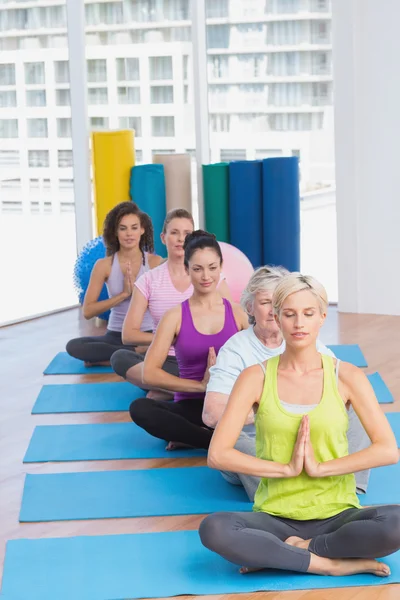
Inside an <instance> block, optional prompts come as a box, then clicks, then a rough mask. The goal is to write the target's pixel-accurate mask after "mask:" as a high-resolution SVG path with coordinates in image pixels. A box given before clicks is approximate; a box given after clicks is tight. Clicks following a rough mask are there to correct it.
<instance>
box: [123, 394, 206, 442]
mask: <svg viewBox="0 0 400 600" xmlns="http://www.w3.org/2000/svg"><path fill="white" fill-rule="evenodd" d="M203 404H204V399H203V398H197V399H193V400H190V399H189V400H180V401H179V402H171V401H168V400H151V399H150V398H138V399H137V400H134V402H132V404H131V405H130V408H129V412H130V415H131V419H132V421H133V422H134V423H136V425H139V427H142V428H143V429H145V430H146V431H147V432H148V433H150V434H151V435H153V436H154V437H157V438H160V439H162V440H166V441H167V442H181V443H182V444H188V445H189V446H194V447H195V448H206V449H207V448H208V446H209V445H210V442H211V437H212V434H213V430H212V429H209V428H208V427H206V426H205V425H204V423H203V421H202V418H201V416H202V412H203Z"/></svg>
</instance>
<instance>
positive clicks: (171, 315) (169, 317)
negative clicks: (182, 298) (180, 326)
mask: <svg viewBox="0 0 400 600" xmlns="http://www.w3.org/2000/svg"><path fill="white" fill-rule="evenodd" d="M181 315H182V308H181V305H180V304H177V305H176V306H173V307H172V308H170V309H169V310H167V311H166V312H165V313H164V316H163V317H162V320H163V321H164V322H165V321H175V322H177V321H178V320H180V319H181Z"/></svg>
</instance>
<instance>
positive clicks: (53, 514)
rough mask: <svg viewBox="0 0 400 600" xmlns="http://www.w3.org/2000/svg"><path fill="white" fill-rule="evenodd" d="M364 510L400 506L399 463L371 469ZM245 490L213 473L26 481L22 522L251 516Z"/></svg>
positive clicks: (196, 470)
mask: <svg viewBox="0 0 400 600" xmlns="http://www.w3.org/2000/svg"><path fill="white" fill-rule="evenodd" d="M360 502H361V504H362V505H363V506H370V505H378V504H400V463H399V464H396V465H390V466H388V467H379V468H377V469H372V471H371V476H370V481H369V485H368V491H367V493H366V494H361V495H360ZM252 506H253V505H252V503H251V502H249V499H248V497H247V494H246V492H245V491H244V489H243V488H242V487H240V486H237V485H231V484H229V483H228V482H227V481H225V479H223V477H222V475H221V474H220V473H219V472H218V471H213V470H212V469H209V468H208V467H183V468H179V467H176V468H173V469H171V468H169V469H150V470H145V471H93V472H82V473H51V474H44V475H42V474H40V475H31V474H28V475H26V478H25V486H24V493H23V497H22V506H21V512H20V516H19V520H20V521H21V522H27V523H28V522H39V521H69V520H75V519H77V520H79V519H113V518H128V517H157V516H168V515H203V514H208V513H212V512H218V511H246V512H249V511H251V510H252Z"/></svg>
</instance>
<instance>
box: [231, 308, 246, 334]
mask: <svg viewBox="0 0 400 600" xmlns="http://www.w3.org/2000/svg"><path fill="white" fill-rule="evenodd" d="M232 311H233V316H234V317H235V320H236V322H237V323H238V324H240V325H241V329H247V327H248V326H249V319H248V317H247V315H246V313H245V312H244V310H243V308H242V307H241V306H240V304H238V303H237V302H232Z"/></svg>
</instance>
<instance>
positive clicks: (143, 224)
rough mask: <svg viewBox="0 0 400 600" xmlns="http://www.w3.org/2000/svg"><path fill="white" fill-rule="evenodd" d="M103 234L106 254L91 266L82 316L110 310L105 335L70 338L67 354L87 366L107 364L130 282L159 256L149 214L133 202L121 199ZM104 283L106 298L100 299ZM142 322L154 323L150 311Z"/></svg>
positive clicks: (147, 327) (118, 336)
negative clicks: (156, 251) (156, 252)
mask: <svg viewBox="0 0 400 600" xmlns="http://www.w3.org/2000/svg"><path fill="white" fill-rule="evenodd" d="M103 238H104V244H105V246H106V251H107V256H106V258H101V259H99V260H98V261H97V262H96V263H95V265H94V267H93V270H92V273H91V276H90V281H89V286H88V288H87V290H86V294H85V299H84V302H83V316H84V317H85V319H91V318H93V317H97V316H98V315H101V314H102V313H104V312H107V311H108V310H109V311H110V318H109V321H108V326H107V331H106V333H105V335H98V336H92V337H81V338H75V339H73V340H70V341H69V342H68V343H67V347H66V350H67V352H68V354H70V355H71V356H73V357H74V358H78V359H79V360H83V361H84V362H85V364H86V366H94V365H104V364H110V358H111V355H112V354H113V353H114V352H115V351H116V350H118V349H119V348H128V349H131V350H133V349H134V348H133V347H132V346H124V344H123V343H122V337H121V331H122V325H123V323H124V318H125V315H126V313H127V310H128V307H129V303H130V299H131V295H132V291H133V285H134V282H135V281H136V279H137V277H140V276H141V275H142V274H143V273H145V272H146V271H148V270H149V269H153V268H154V267H158V265H159V264H160V263H161V261H162V258H161V257H160V256H157V255H156V254H152V252H153V251H154V234H153V225H152V222H151V219H150V217H149V216H148V215H147V214H146V213H144V212H142V211H141V210H140V209H139V207H138V205H137V204H135V203H134V202H121V203H120V204H117V206H115V207H114V208H113V209H112V210H110V212H109V213H108V214H107V216H106V218H105V221H104V227H103ZM104 284H106V286H107V289H108V295H109V298H108V299H107V300H100V301H99V296H100V293H101V290H102V289H103V285H104ZM142 325H143V327H144V329H145V330H151V329H152V327H153V323H152V320H151V318H150V315H148V314H147V315H145V318H144V319H143V322H142Z"/></svg>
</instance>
